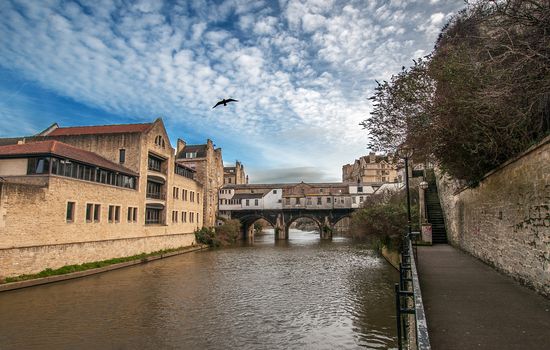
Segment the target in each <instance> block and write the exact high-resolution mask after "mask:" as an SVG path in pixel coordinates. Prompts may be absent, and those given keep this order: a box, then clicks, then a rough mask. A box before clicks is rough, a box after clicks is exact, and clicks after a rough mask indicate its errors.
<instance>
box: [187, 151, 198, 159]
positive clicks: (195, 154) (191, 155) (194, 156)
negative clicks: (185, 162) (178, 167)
mask: <svg viewBox="0 0 550 350" xmlns="http://www.w3.org/2000/svg"><path fill="white" fill-rule="evenodd" d="M185 158H197V152H187V153H185Z"/></svg>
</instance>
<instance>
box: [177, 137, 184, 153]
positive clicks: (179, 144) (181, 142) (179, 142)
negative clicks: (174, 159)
mask: <svg viewBox="0 0 550 350" xmlns="http://www.w3.org/2000/svg"><path fill="white" fill-rule="evenodd" d="M185 145H186V143H185V141H183V140H182V139H178V144H177V146H176V154H179V153H180V152H181V151H183V149H184V148H185Z"/></svg>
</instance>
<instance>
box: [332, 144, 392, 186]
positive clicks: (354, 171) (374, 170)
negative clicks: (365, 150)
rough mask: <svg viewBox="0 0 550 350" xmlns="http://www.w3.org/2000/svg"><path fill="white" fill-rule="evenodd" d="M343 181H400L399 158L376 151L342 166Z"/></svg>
mask: <svg viewBox="0 0 550 350" xmlns="http://www.w3.org/2000/svg"><path fill="white" fill-rule="evenodd" d="M342 181H343V182H355V183H365V184H367V183H384V182H399V176H398V172H397V160H395V159H393V157H391V156H379V155H376V154H375V153H374V152H371V153H369V155H368V156H363V157H361V158H359V159H356V160H355V162H354V163H353V164H346V165H344V166H343V167H342Z"/></svg>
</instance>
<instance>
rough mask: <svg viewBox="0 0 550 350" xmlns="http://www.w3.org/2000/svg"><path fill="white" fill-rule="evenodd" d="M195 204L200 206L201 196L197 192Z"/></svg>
mask: <svg viewBox="0 0 550 350" xmlns="http://www.w3.org/2000/svg"><path fill="white" fill-rule="evenodd" d="M197 203H198V204H201V196H200V193H199V192H197Z"/></svg>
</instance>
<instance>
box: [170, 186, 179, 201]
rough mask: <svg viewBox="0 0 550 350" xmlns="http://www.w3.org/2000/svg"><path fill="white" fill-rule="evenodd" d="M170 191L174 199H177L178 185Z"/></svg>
mask: <svg viewBox="0 0 550 350" xmlns="http://www.w3.org/2000/svg"><path fill="white" fill-rule="evenodd" d="M172 192H173V193H172V195H173V196H174V198H175V199H178V198H179V197H180V189H179V188H178V187H174V189H173V190H172Z"/></svg>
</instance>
